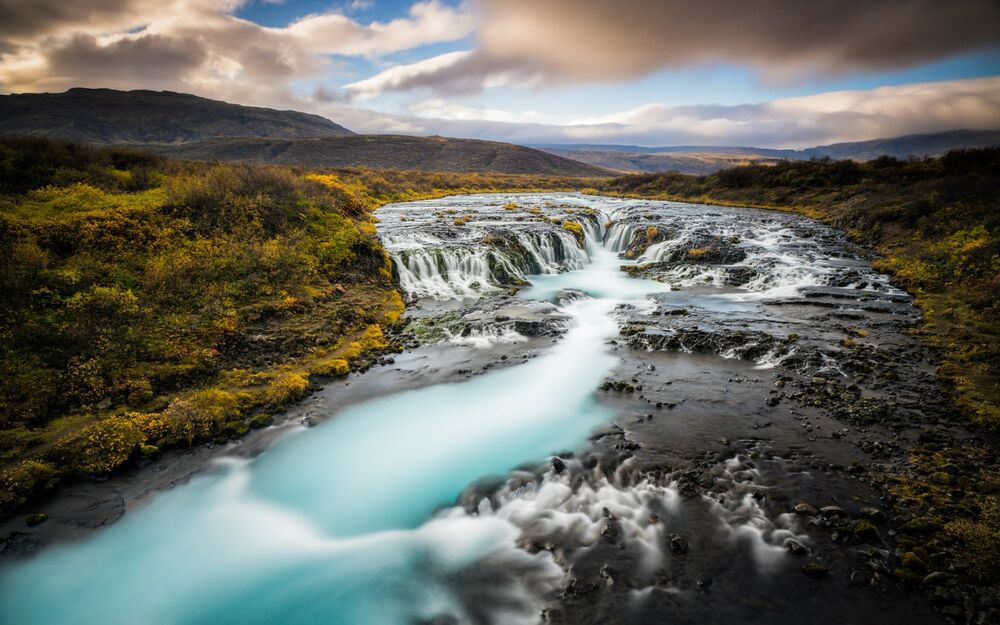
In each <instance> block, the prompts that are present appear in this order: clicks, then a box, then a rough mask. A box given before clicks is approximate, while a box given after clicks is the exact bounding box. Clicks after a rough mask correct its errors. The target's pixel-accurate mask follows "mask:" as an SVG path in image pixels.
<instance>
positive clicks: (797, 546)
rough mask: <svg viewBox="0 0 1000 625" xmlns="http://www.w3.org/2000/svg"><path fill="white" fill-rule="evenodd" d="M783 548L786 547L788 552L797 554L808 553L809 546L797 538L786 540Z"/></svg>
mask: <svg viewBox="0 0 1000 625" xmlns="http://www.w3.org/2000/svg"><path fill="white" fill-rule="evenodd" d="M785 549H788V551H789V552H791V553H792V554H794V555H797V556H805V555H809V548H808V547H806V546H805V545H803V544H802V543H800V542H799V541H797V540H788V541H786V542H785Z"/></svg>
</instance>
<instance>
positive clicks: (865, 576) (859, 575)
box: [850, 570, 875, 586]
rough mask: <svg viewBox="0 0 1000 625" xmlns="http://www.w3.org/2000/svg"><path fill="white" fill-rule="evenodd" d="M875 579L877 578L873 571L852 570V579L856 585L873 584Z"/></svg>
mask: <svg viewBox="0 0 1000 625" xmlns="http://www.w3.org/2000/svg"><path fill="white" fill-rule="evenodd" d="M874 579H875V578H874V576H873V575H872V572H871V571H864V570H858V571H851V577H850V581H851V583H852V584H854V585H855V586H867V585H868V584H871V583H872V581H873V580H874Z"/></svg>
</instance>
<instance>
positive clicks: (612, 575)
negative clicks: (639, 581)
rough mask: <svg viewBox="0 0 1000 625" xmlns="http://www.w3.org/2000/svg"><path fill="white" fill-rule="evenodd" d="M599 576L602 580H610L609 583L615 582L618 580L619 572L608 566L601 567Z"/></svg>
mask: <svg viewBox="0 0 1000 625" xmlns="http://www.w3.org/2000/svg"><path fill="white" fill-rule="evenodd" d="M599 574H600V576H601V577H602V578H604V579H606V580H608V581H609V582H613V581H615V580H616V579H618V571H617V570H615V569H614V568H612V567H611V566H609V565H607V564H605V565H604V566H602V567H601V571H600V573H599Z"/></svg>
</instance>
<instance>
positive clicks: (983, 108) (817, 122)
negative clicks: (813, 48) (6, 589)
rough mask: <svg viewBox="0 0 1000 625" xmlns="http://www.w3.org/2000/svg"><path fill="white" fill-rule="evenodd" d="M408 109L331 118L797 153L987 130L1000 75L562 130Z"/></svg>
mask: <svg viewBox="0 0 1000 625" xmlns="http://www.w3.org/2000/svg"><path fill="white" fill-rule="evenodd" d="M413 112H414V114H415V115H414V116H412V117H408V118H399V117H393V116H389V115H384V114H370V113H367V112H362V111H358V110H357V109H353V110H352V109H340V110H338V111H336V114H337V119H339V120H341V121H345V120H350V123H348V125H349V126H350V127H351V128H354V129H356V130H362V131H367V132H405V133H413V134H445V135H452V136H465V137H481V138H487V139H496V140H503V141H514V142H518V143H562V142H566V143H573V142H584V143H634V144H638V145H728V146H733V145H752V146H759V147H775V148H801V147H809V146H814V145H821V144H828V143H837V142H842V141H862V140H867V139H874V138H879V137H893V136H900V135H907V134H920V133H932V132H941V131H945V130H953V129H956V128H967V129H992V128H996V127H997V125H998V122H1000V77H993V78H982V79H974V80H956V81H942V82H931V83H917V84H911V85H902V86H895V87H881V88H878V89H872V90H859V91H839V92H830V93H821V94H817V95H812V96H807V97H799V98H786V99H780V100H773V101H770V102H763V103H758V104H744V105H738V106H720V105H706V106H676V107H667V106H663V105H662V104H649V105H646V106H641V107H638V108H635V109H632V110H629V111H624V112H621V113H617V114H614V115H608V116H604V117H599V118H592V119H580V120H576V121H574V122H571V123H569V124H563V125H557V124H551V123H549V124H546V123H539V122H531V123H515V122H516V121H518V120H524V119H538V118H539V116H538V115H537V114H534V113H532V114H530V116H522V114H520V113H515V112H504V111H493V110H479V109H473V108H469V107H456V106H455V105H448V104H447V103H444V102H442V101H441V100H430V101H424V102H420V103H418V104H416V105H415V106H414V107H413ZM420 115H427V116H428V117H426V118H425V117H420ZM345 123H346V122H345Z"/></svg>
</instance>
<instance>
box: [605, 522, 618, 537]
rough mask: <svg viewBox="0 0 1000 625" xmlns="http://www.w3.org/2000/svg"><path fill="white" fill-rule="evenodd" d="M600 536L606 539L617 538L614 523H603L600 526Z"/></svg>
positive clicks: (616, 529)
mask: <svg viewBox="0 0 1000 625" xmlns="http://www.w3.org/2000/svg"><path fill="white" fill-rule="evenodd" d="M601 536H603V537H604V538H606V539H608V540H614V539H616V538H618V528H617V527H615V524H614V523H605V524H604V525H603V526H602V527H601Z"/></svg>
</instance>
